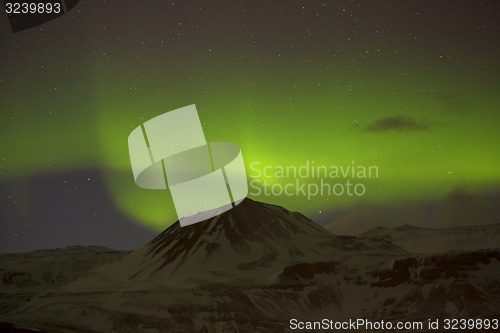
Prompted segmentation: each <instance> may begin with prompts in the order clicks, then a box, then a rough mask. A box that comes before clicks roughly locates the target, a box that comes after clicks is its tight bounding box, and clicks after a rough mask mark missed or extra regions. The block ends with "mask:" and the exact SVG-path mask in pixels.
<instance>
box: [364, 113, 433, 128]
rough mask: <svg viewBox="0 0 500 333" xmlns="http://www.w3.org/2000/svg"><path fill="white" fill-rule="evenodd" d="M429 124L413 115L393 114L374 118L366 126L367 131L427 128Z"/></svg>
mask: <svg viewBox="0 0 500 333" xmlns="http://www.w3.org/2000/svg"><path fill="white" fill-rule="evenodd" d="M429 129H430V125H429V124H424V123H420V122H418V121H417V120H416V119H415V118H413V117H408V116H401V115H399V116H395V117H387V118H382V119H378V120H376V121H375V122H374V123H372V124H370V125H368V126H366V130H367V131H368V132H386V131H415V130H429Z"/></svg>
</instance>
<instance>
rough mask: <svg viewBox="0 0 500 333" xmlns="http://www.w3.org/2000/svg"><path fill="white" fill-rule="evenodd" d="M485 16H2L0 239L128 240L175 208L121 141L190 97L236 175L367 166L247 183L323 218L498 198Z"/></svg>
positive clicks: (490, 40)
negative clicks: (147, 183)
mask: <svg viewBox="0 0 500 333" xmlns="http://www.w3.org/2000/svg"><path fill="white" fill-rule="evenodd" d="M499 18H500V3H499V2H498V1H445V0H440V1H323V2H322V1H265V2H264V1H258V2H255V1H241V2H238V1H210V2H207V1H174V2H170V1H152V0H151V1H125V0H121V1H118V0H115V1H81V2H80V3H79V4H78V5H77V6H76V7H75V8H74V9H73V10H72V11H70V12H69V13H67V14H65V15H63V16H62V17H60V18H58V19H56V20H53V21H51V22H48V23H47V24H44V25H41V26H39V27H35V28H32V29H29V30H26V31H22V32H18V33H15V34H14V33H12V32H11V29H10V26H9V22H8V18H7V15H5V14H3V15H0V59H1V65H0V130H1V132H0V252H15V251H25V250H31V249H37V248H55V247H62V246H67V245H75V244H78V245H90V244H97V245H104V246H109V247H112V248H119V249H132V248H136V247H138V246H140V245H141V244H143V243H145V242H146V241H148V240H149V239H150V238H152V237H153V236H154V235H155V234H157V233H158V231H159V230H163V229H165V228H166V227H168V226H169V225H170V224H171V223H173V222H175V221H176V220H177V216H176V214H175V209H174V207H173V204H172V200H171V196H170V194H169V193H168V191H151V190H144V189H140V188H138V187H137V186H136V185H135V183H134V180H133V177H132V172H131V168H130V161H129V155H128V147H127V137H128V135H129V133H130V132H131V131H132V130H133V129H134V128H135V127H137V126H138V125H140V124H141V123H143V122H144V121H146V120H148V119H150V118H152V117H154V116H156V115H159V114H162V113H164V112H167V111H169V110H173V109H176V108H179V107H182V106H186V105H190V104H196V106H197V108H198V112H199V116H200V119H201V121H202V124H203V127H204V131H205V136H206V138H207V139H208V141H229V142H234V143H236V144H238V145H239V146H240V147H241V149H242V153H243V158H244V159H245V164H246V166H247V173H248V174H249V176H251V175H252V170H251V168H250V164H251V163H253V162H258V163H260V165H261V167H263V166H266V165H268V166H273V167H275V166H297V167H298V166H301V165H304V164H305V163H306V162H307V161H314V163H315V164H316V165H326V166H331V165H337V166H341V165H343V166H349V165H354V164H355V165H366V166H368V165H375V166H377V167H378V170H379V174H378V178H376V179H363V180H362V182H363V183H364V184H365V185H366V193H365V195H364V196H362V197H352V196H345V195H344V196H338V197H337V196H315V197H313V198H311V199H310V200H308V199H307V198H304V196H285V195H278V196H277V195H274V196H265V195H250V197H251V198H253V199H256V200H260V201H264V202H269V203H275V204H279V205H282V206H285V207H286V208H288V209H290V210H293V211H300V212H302V213H304V214H305V215H307V216H309V217H311V218H313V219H315V220H317V221H320V222H321V223H325V222H328V221H329V220H334V219H335V218H336V217H338V216H340V215H342V214H344V215H345V214H351V213H352V212H354V211H358V210H359V207H368V206H370V205H382V206H384V207H391V206H394V205H399V206H398V207H407V206H404V205H411V203H412V202H419V203H422V202H429V203H432V202H437V203H438V204H437V205H441V203H442V200H445V202H447V201H446V200H447V199H443V198H450V195H451V197H452V198H454V197H453V196H454V195H455V197H456V193H457V191H459V193H462V194H463V196H462V197H461V198H462V199H463V198H465V199H463V200H466V201H467V200H468V199H467V198H473V200H476V201H477V200H480V201H481V200H486V199H484V198H489V199H488V200H490V201H489V202H490V204H488V206H487V207H493V206H495V205H498V200H496V199H498V196H491V195H490V194H491V193H496V192H498V190H499V189H500V187H499V182H500V154H499V148H500V140H499V139H500V131H499V124H500V122H499V120H500V113H499V110H500V94H499V88H500V80H499V79H500V75H499V70H500V60H499V59H500V48H499V47H498V46H499V45H500V26H499V23H500V20H499ZM254 176H255V175H254ZM290 181H291V179H274V180H273V182H274V183H278V184H279V183H282V184H283V185H284V184H286V183H288V182H290ZM302 181H305V182H316V181H317V179H312V180H307V179H304V180H302ZM491 198H496V199H494V200H493V201H491V200H492V199H491ZM471 200H472V199H471ZM458 202H459V204H457V205H456V207H458V206H463V205H462V204H463V202H462V204H460V202H461V201H458ZM409 203H410V204H409ZM419 205H420V204H419ZM452 207H455V206H452ZM471 207H472V206H471ZM473 207H475V208H471V209H472V211H469V212H468V214H469V215H470V214H472V215H471V216H472V219H470V216H469V220H470V221H472V222H474V223H487V222H488V217H487V215H485V216H486V217H485V216H483V215H481V220H478V219H479V216H476V217H477V218H476V220H474V216H475V215H474V209H476V210H477V209H480V210H484V207H485V206H484V205H480V204H479V205H475V206H473ZM488 209H489V208H488ZM404 211H405V210H403V211H401V210H399V213H398V214H399V215H398V216H401V218H403V219H404ZM346 212H350V213H346ZM408 214H410V212H409V213H408ZM457 216H461V215H460V214H459V215H457ZM369 217H370V214H367V215H366V216H365V215H363V218H364V219H369ZM469 220H468V221H469ZM412 221H413V220H412ZM379 222H380V221H379ZM414 222H415V223H416V224H418V221H414ZM458 222H460V221H457V223H458ZM374 223H375V222H374ZM401 224H404V221H402V222H401ZM375 226H376V225H373V227H375Z"/></svg>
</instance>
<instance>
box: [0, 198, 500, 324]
mask: <svg viewBox="0 0 500 333" xmlns="http://www.w3.org/2000/svg"><path fill="white" fill-rule="evenodd" d="M80 250H81V251H82V253H85V249H84V248H81V249H80ZM24 256H29V254H24ZM23 260H24V259H23ZM499 262H500V252H499V251H498V250H495V249H491V250H480V251H468V252H463V251H462V252H449V253H447V254H443V255H432V256H421V255H414V254H411V253H409V252H408V251H405V250H403V249H401V248H400V247H398V246H396V245H394V244H392V243H391V242H389V241H387V240H385V239H373V238H371V239H369V238H356V237H352V236H336V235H333V234H331V233H330V232H328V231H327V230H325V229H324V228H322V227H321V226H318V225H317V224H315V223H314V222H312V221H310V220H309V219H307V218H306V217H304V216H303V215H301V214H299V213H292V212H290V211H288V210H286V209H284V208H282V207H278V206H273V205H268V204H264V203H259V202H255V201H252V200H250V199H245V201H243V202H242V203H241V204H240V205H238V206H236V207H235V208H233V209H231V210H230V211H228V212H225V213H223V214H221V215H219V216H217V217H214V218H212V219H209V220H207V221H204V222H201V223H197V224H194V225H191V226H187V227H182V228H181V227H180V226H179V225H178V223H176V224H174V225H172V226H171V227H169V228H168V229H167V230H165V231H164V232H162V233H161V234H160V235H159V236H157V237H156V238H155V239H153V240H152V241H151V242H149V243H148V244H146V245H145V246H143V247H142V248H140V249H138V250H137V251H134V252H132V253H129V254H125V255H124V254H120V255H118V254H117V257H116V260H115V261H114V262H110V263H107V264H103V265H101V266H99V267H96V266H92V265H91V266H88V267H87V269H86V270H82V271H84V273H83V276H82V277H81V278H80V279H78V280H72V281H68V283H66V284H64V285H62V286H54V288H51V289H50V288H49V289H47V288H40V289H39V290H38V291H36V290H29V292H28V290H23V288H24V287H23V286H22V285H21V286H19V287H18V288H19V290H17V291H16V292H13V291H9V292H8V293H5V294H3V296H2V298H1V299H0V306H2V307H4V308H5V309H6V306H7V305H10V308H9V310H8V311H5V312H0V322H3V323H4V324H3V325H8V323H10V324H14V325H16V327H18V328H26V327H31V328H37V329H42V330H44V331H46V332H54V333H58V332H96V333H97V332H281V331H289V329H287V327H289V325H290V319H291V318H297V319H299V320H310V321H314V320H322V319H323V318H328V319H331V320H348V319H349V318H368V319H370V320H372V321H376V320H386V321H387V320H389V321H398V320H416V321H420V320H425V321H426V320H427V319H428V318H444V317H455V318H457V316H458V317H460V318H475V317H478V316H482V317H492V316H495V315H497V314H498V313H499V311H500V305H499V304H500V280H499V278H498V276H499V274H498V272H499V269H500V265H499ZM68 265H69V264H68V262H67V261H64V260H62V261H61V266H66V267H68ZM0 267H1V264H0ZM41 269H42V268H40V267H37V268H36V270H41ZM34 273H35V272H33V274H34ZM36 273H37V276H38V275H40V273H41V272H38V271H37V272H36ZM495 273H496V274H495ZM42 275H43V274H42ZM429 304H433V305H434V306H429ZM368 331H369V330H368ZM0 332H1V326H0Z"/></svg>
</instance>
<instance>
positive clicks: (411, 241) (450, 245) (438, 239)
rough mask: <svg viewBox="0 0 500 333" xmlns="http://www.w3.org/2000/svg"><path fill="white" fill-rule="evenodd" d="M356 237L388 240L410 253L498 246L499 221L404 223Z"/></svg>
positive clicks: (469, 249)
mask: <svg viewBox="0 0 500 333" xmlns="http://www.w3.org/2000/svg"><path fill="white" fill-rule="evenodd" d="M359 237H362V238H368V239H380V240H386V241H388V242H391V243H393V244H395V245H398V246H400V247H402V248H403V249H405V250H407V251H409V252H413V253H428V254H430V253H442V252H446V251H451V250H461V251H472V250H479V249H488V248H490V249H491V248H498V247H500V241H499V240H500V223H497V224H487V225H479V226H461V227H449V228H441V229H430V228H419V227H415V226H412V225H404V226H400V227H395V228H381V227H378V228H374V229H372V230H369V231H367V232H365V233H363V234H361V235H359Z"/></svg>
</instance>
